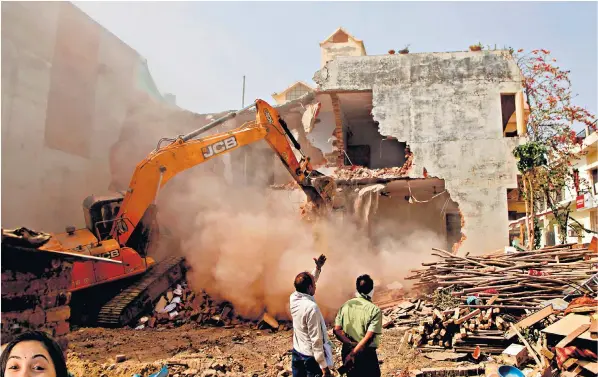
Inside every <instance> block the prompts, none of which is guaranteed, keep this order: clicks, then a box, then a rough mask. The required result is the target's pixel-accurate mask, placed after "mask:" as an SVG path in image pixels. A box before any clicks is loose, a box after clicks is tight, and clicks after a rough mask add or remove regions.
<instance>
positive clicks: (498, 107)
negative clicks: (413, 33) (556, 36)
mask: <svg viewBox="0 0 598 377" xmlns="http://www.w3.org/2000/svg"><path fill="white" fill-rule="evenodd" d="M337 44H338V45H339V46H340V47H338V48H335V45H337ZM345 53H346V54H347V55H350V56H346V55H345ZM321 54H322V63H323V64H324V65H323V66H322V67H321V69H320V70H319V71H317V72H316V74H315V76H314V80H315V81H316V83H317V84H318V89H317V90H316V91H315V92H314V93H310V94H307V95H305V98H308V97H309V96H313V97H314V99H313V100H311V101H309V102H308V103H307V104H306V105H302V106H301V107H302V109H300V110H302V113H303V114H307V116H303V117H301V115H302V114H296V115H294V114H288V115H286V118H285V119H287V123H288V124H289V127H290V128H291V129H293V130H295V132H297V134H298V136H299V139H301V140H302V141H303V142H304V143H308V144H309V146H308V148H307V149H308V150H313V152H312V153H311V154H310V157H311V158H312V161H313V162H315V163H316V164H318V163H319V164H320V165H323V166H326V167H328V168H330V171H334V172H335V173H334V174H335V177H336V178H337V179H338V183H339V184H340V185H341V186H344V187H346V188H352V189H355V188H361V187H363V186H365V185H368V184H376V183H377V184H384V185H385V188H384V189H383V190H381V191H380V192H379V194H378V195H380V198H379V202H380V203H381V204H379V205H378V208H380V211H378V212H377V214H376V218H377V219H378V220H379V221H378V222H379V223H381V222H385V223H387V224H388V222H390V223H391V224H392V225H391V227H392V228H393V229H394V231H395V232H396V234H397V236H398V235H399V234H401V233H403V232H413V231H415V230H417V229H421V228H426V229H430V230H432V231H434V232H436V233H438V234H442V235H444V237H445V238H446V240H447V244H446V245H439V247H445V246H446V247H447V248H449V249H450V248H451V247H453V246H454V245H455V246H458V245H459V242H462V244H461V246H460V248H459V250H460V251H461V252H471V253H476V252H477V253H479V252H482V250H493V249H501V248H503V247H504V246H505V245H508V225H509V219H508V216H507V213H508V210H507V191H508V190H510V189H514V188H517V168H516V164H515V158H514V157H513V156H512V153H511V152H512V150H513V148H514V147H515V146H516V145H517V144H518V143H519V142H520V140H521V139H520V138H521V137H523V136H524V135H525V116H526V109H525V103H524V100H523V95H522V87H521V76H520V71H519V69H518V67H517V64H516V62H515V61H514V59H513V58H512V56H511V54H510V53H509V52H508V51H502V50H497V51H481V52H440V53H410V54H401V55H378V56H366V55H365V48H363V41H360V40H358V39H356V38H354V37H352V36H350V35H349V34H348V33H347V32H346V31H345V30H344V29H342V28H339V29H337V31H336V32H335V33H333V34H332V35H331V36H330V37H329V38H328V39H327V40H326V41H324V42H323V43H322V44H321ZM287 104H290V102H289V103H287ZM314 108H317V111H314ZM314 149H315V150H314ZM323 157H324V159H323ZM324 160H325V161H324ZM271 180H273V181H275V179H274V178H272V179H271ZM276 183H281V182H276ZM347 191H354V190H347Z"/></svg>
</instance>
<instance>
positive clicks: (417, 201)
mask: <svg viewBox="0 0 598 377" xmlns="http://www.w3.org/2000/svg"><path fill="white" fill-rule="evenodd" d="M407 188H409V197H410V198H411V199H413V201H414V202H416V203H429V202H430V201H432V200H433V199H434V198H436V197H438V196H440V195H442V194H444V193H445V192H446V190H444V191H442V192H439V193H438V194H436V195H434V196H433V197H431V198H430V199H428V200H417V199H416V198H415V196H413V193H412V192H411V185H410V184H409V181H407Z"/></svg>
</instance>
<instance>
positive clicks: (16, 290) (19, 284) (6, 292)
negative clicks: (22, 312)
mask: <svg viewBox="0 0 598 377" xmlns="http://www.w3.org/2000/svg"><path fill="white" fill-rule="evenodd" d="M27 286H29V282H28V281H26V280H14V281H3V282H2V296H8V297H10V296H20V295H22V294H23V293H24V292H25V290H26V289H27Z"/></svg>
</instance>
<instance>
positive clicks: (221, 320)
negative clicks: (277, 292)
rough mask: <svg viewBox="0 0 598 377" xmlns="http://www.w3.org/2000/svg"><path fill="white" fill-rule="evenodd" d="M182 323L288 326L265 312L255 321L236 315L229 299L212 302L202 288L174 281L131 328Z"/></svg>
mask: <svg viewBox="0 0 598 377" xmlns="http://www.w3.org/2000/svg"><path fill="white" fill-rule="evenodd" d="M186 323H197V324H199V325H205V326H222V327H225V328H232V327H237V326H241V325H245V326H248V327H255V328H260V329H264V328H268V329H272V330H286V329H289V325H288V323H286V322H285V323H279V322H278V321H277V320H276V319H275V318H274V317H272V316H271V315H269V314H268V313H264V314H263V315H262V317H261V318H260V320H257V321H256V320H250V319H246V318H243V317H241V316H239V315H236V314H235V312H234V308H233V306H232V304H230V303H229V302H216V301H214V300H213V299H212V298H211V297H210V296H209V295H208V294H207V293H205V292H204V291H202V292H200V293H195V292H193V291H192V290H191V289H190V288H189V286H188V285H187V283H186V282H181V283H180V284H177V285H176V286H175V287H173V288H172V289H170V290H169V291H167V292H166V294H165V295H163V296H162V297H160V299H159V300H158V301H157V302H156V304H155V305H154V308H153V311H152V312H151V313H146V315H143V316H142V317H141V318H139V321H138V322H137V326H136V327H135V329H136V330H143V329H148V328H161V327H164V328H174V327H179V326H182V325H184V324H186Z"/></svg>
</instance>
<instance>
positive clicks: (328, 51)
mask: <svg viewBox="0 0 598 377" xmlns="http://www.w3.org/2000/svg"><path fill="white" fill-rule="evenodd" d="M320 51H321V56H322V57H321V66H322V67H323V66H325V65H326V63H327V62H328V61H330V60H334V58H335V57H337V56H365V51H364V49H362V48H361V44H360V43H358V42H355V41H354V40H353V39H351V38H349V40H348V41H347V42H341V43H333V42H326V43H324V44H323V45H321V46H320Z"/></svg>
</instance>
